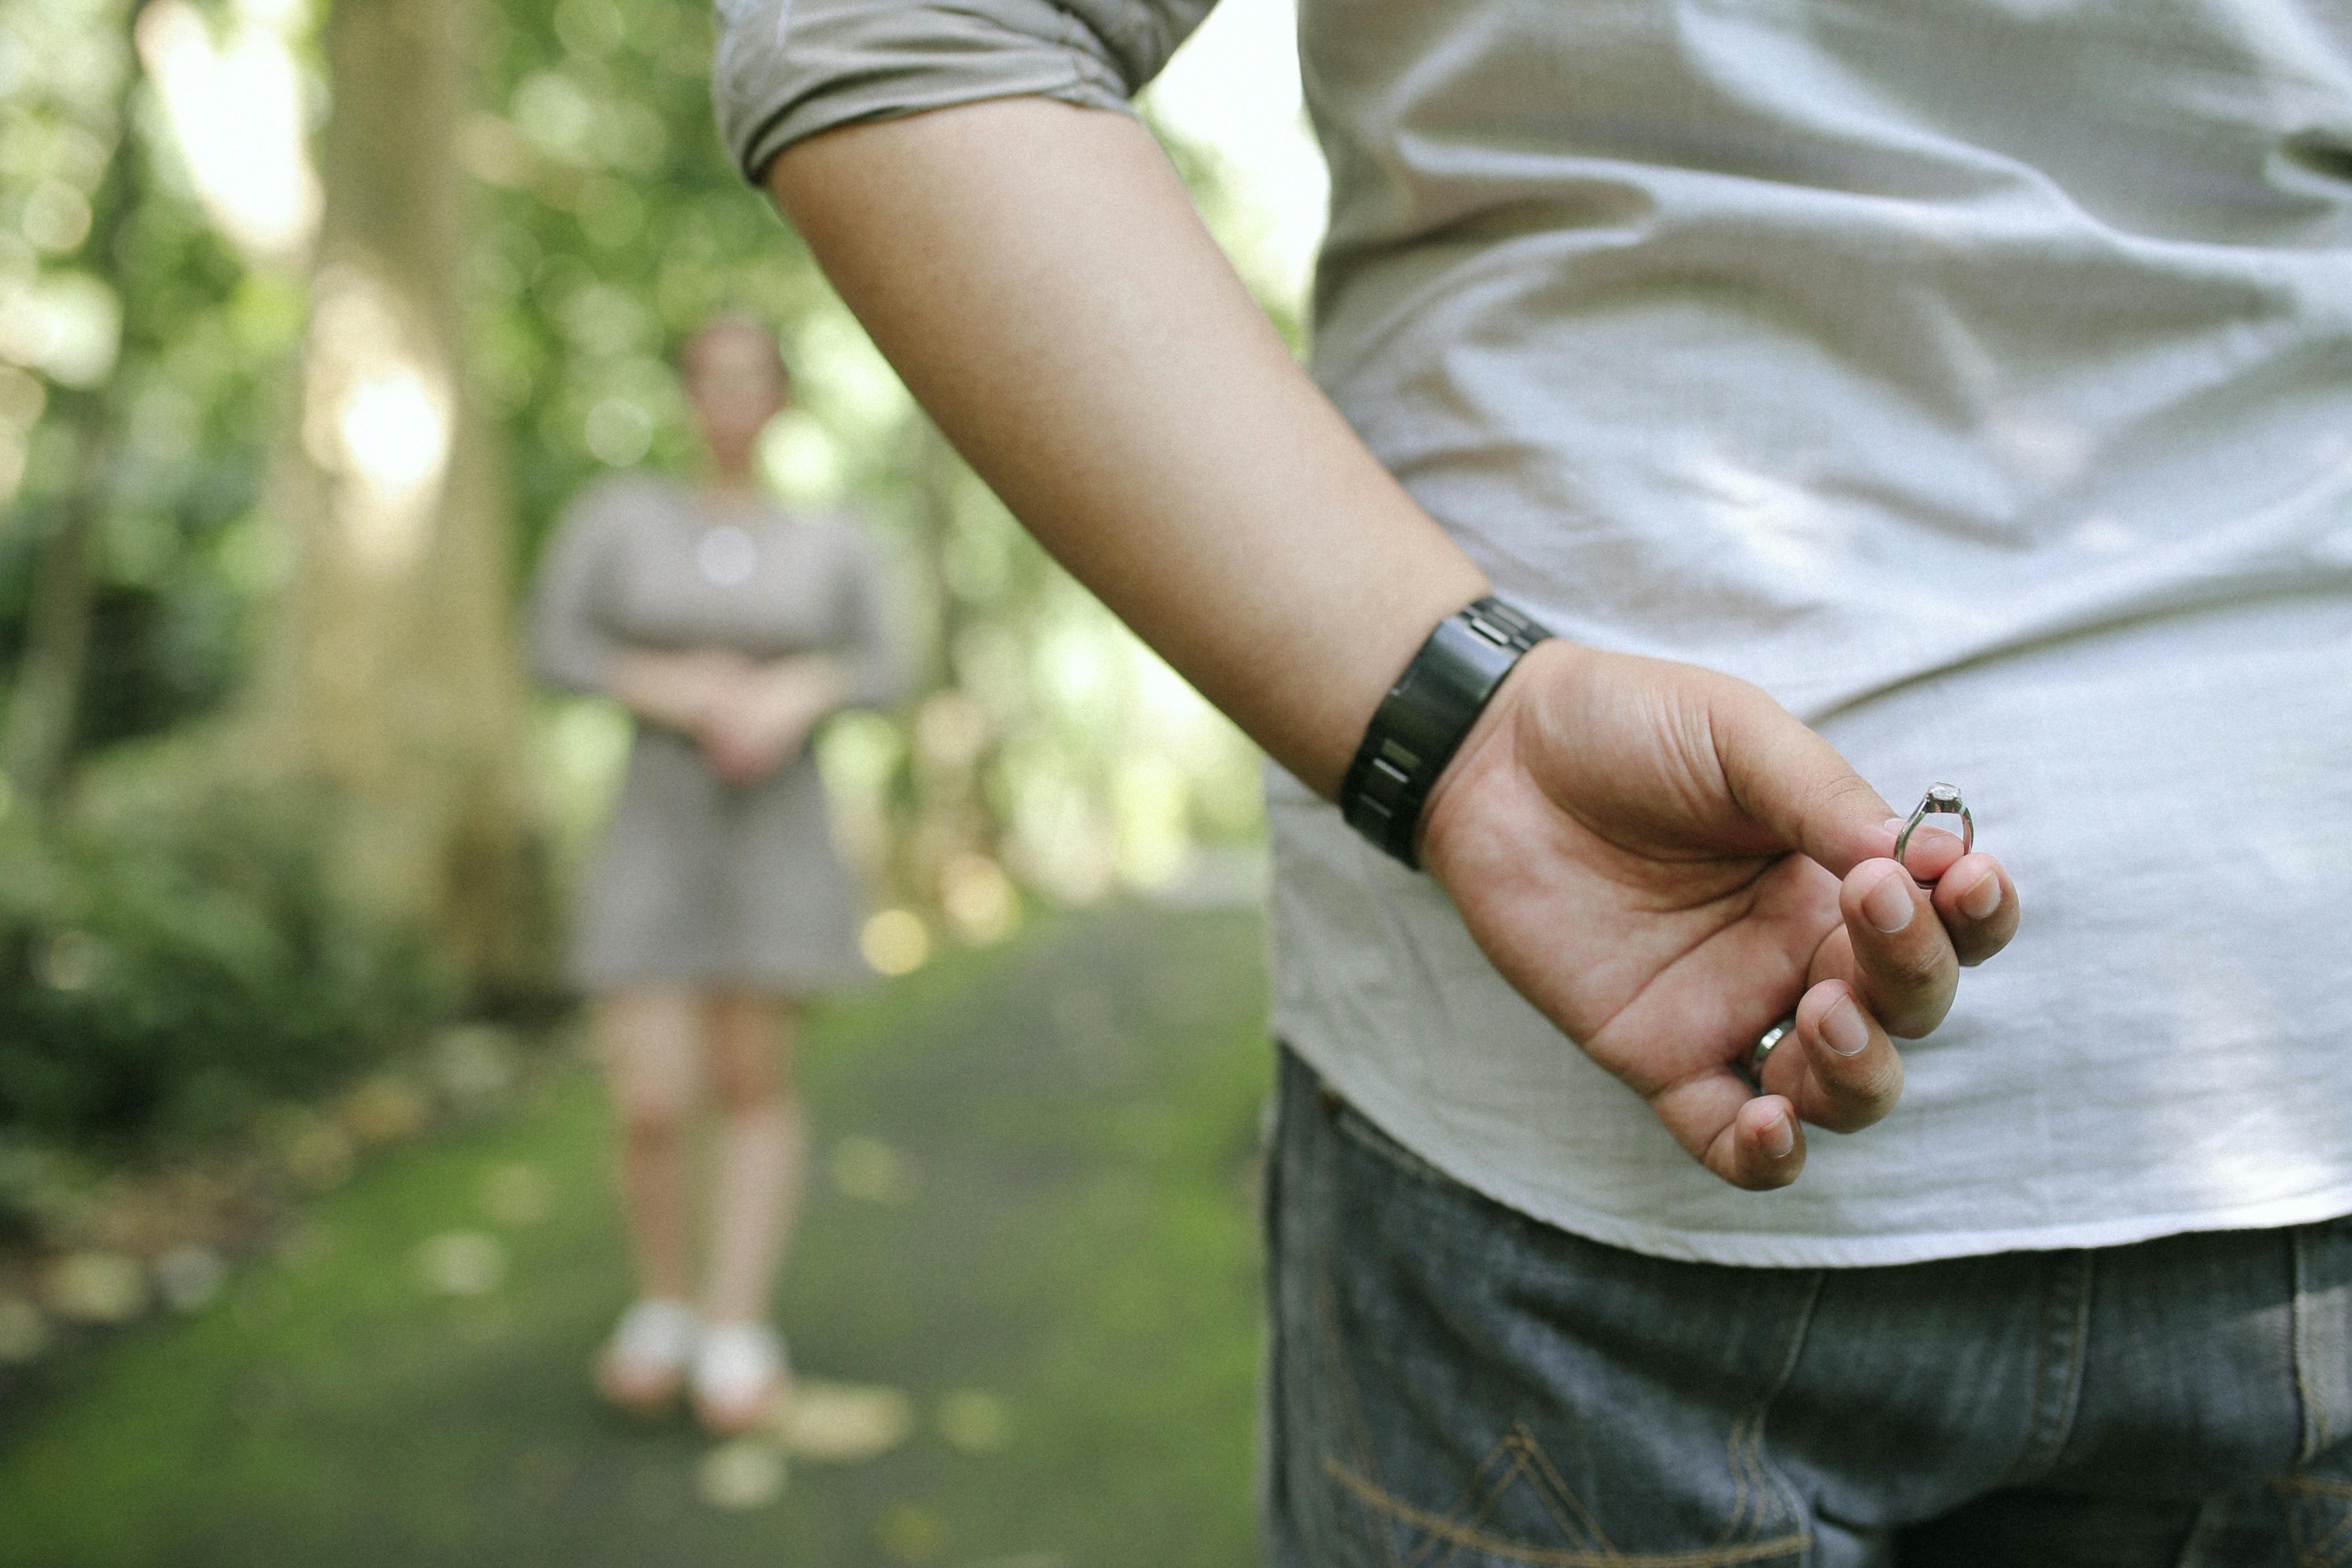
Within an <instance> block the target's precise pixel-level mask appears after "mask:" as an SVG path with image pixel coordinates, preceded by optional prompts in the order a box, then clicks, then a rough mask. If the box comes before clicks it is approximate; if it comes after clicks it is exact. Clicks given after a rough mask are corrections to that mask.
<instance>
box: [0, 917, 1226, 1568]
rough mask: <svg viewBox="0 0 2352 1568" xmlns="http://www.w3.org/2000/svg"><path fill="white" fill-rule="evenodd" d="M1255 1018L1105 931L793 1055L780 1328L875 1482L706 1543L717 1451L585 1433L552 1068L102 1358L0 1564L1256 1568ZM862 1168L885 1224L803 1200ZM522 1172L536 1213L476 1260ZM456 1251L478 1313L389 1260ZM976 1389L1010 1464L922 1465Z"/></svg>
mask: <svg viewBox="0 0 2352 1568" xmlns="http://www.w3.org/2000/svg"><path fill="white" fill-rule="evenodd" d="M1264 1008H1265V981H1264V976H1263V973H1262V968H1261V964H1260V960H1259V931H1258V927H1257V923H1256V921H1255V919H1254V918H1252V917H1248V916H1244V915H1240V914H1234V913H1230V912H1178V911H1171V910H1150V909H1141V908H1122V909H1119V910H1113V911H1111V912H1109V913H1107V914H1104V915H1100V916H1095V917H1088V918H1086V919H1083V920H1071V921H1062V922H1057V923H1055V924H1054V925H1052V926H1050V927H1049V928H1047V929H1046V930H1045V931H1042V932H1040V933H1038V934H1037V935H1035V936H1034V937H1032V938H1031V939H1029V940H1027V941H1025V942H1023V943H1021V944H1019V945H1018V946H1016V947H1014V948H1013V949H1011V950H1010V951H1007V952H997V953H990V954H967V955H959V956H958V957H956V958H954V959H952V960H950V962H947V963H941V964H938V965H935V966H934V967H933V968H932V969H930V970H927V971H925V972H924V973H921V974H919V975H918V976H916V977H915V978H913V979H912V980H909V981H907V982H903V983H900V984H898V985H896V986H894V987H891V988H890V989H889V990H887V991H886V992H883V993H880V994H876V995H873V996H870V997H866V998H861V999H857V1000H855V1001H851V1002H846V1003H842V1004H836V1005H834V1006H832V1007H830V1008H828V1009H827V1010H825V1011H824V1013H823V1014H822V1015H821V1016H819V1017H818V1018H816V1019H815V1020H814V1023H813V1026H812V1028H811V1030H810V1037H809V1038H808V1040H807V1041H806V1043H805V1046H804V1052H803V1064H804V1065H803V1076H804V1079H805V1081H806V1083H807V1085H808V1088H809V1092H810V1096H811V1100H812V1105H813V1108H814V1113H815V1116H816V1118H817V1121H818V1128H817V1147H818V1149H819V1151H820V1159H819V1161H818V1169H817V1172H816V1173H815V1175H816V1179H815V1180H814V1182H813V1184H812V1198H811V1202H810V1205H809V1209H808V1212H807V1215H806V1216H805V1219H804V1221H803V1230H802V1234H801V1240H800V1244H799V1246H798V1248H797V1250H796V1252H795V1255H794V1258H793V1264H792V1267H791V1269H790V1271H789V1274H788V1278H787V1279H786V1282H785V1286H784V1289H783V1292H782V1322H783V1324H784V1326H785V1329H786V1331H787V1332H788V1334H789V1335H790V1337H791V1339H792V1342H793V1358H794V1361H795V1363H796V1364H797V1366H798V1367H799V1368H800V1369H801V1371H802V1372H803V1373H804V1374H807V1375H811V1376H814V1377H818V1378H823V1379H829V1380H841V1381H847V1382H853V1383H863V1384H886V1385H889V1386H892V1387H896V1388H900V1389H903V1390H905V1391H906V1392H907V1393H908V1395H909V1396H910V1397H911V1398H912V1399H913V1400H914V1402H915V1405H916V1407H917V1408H918V1410H919V1412H920V1414H921V1416H922V1421H921V1425H920V1426H919V1429H918V1430H917V1432H916V1434H915V1435H914V1436H913V1437H912V1438H911V1439H910V1440H909V1441H908V1442H907V1443H906V1444H904V1445H903V1446H901V1447H898V1448H897V1449H895V1450H894V1451H892V1452H890V1453H888V1454H887V1455H885V1456H883V1457H882V1458H877V1459H874V1460H870V1461H868V1462H866V1463H863V1464H857V1465H841V1466H819V1465H815V1464H812V1463H806V1462H798V1463H795V1465H794V1467H793V1471H792V1476H791V1480H790V1484H789V1486H788V1487H787V1489H785V1491H784V1493H783V1495H782V1498H781V1499H780V1500H777V1501H776V1502H774V1503H772V1504H771V1505H768V1506H766V1507H764V1508H760V1509H755V1510H748V1511H726V1510H719V1509H715V1508H712V1507H710V1506H709V1505H708V1504H706V1503H705V1502H704V1501H702V1500H700V1498H699V1497H698V1494H697V1489H696V1484H695V1477H696V1471H697V1467H698V1464H699V1463H700V1462H701V1460H702V1459H703V1458H704V1457H705V1456H706V1454H707V1453H708V1452H709V1443H708V1441H707V1440H705V1439H702V1438H700V1437H699V1436H697V1435H696V1434H695V1433H694V1432H693V1431H692V1429H691V1428H689V1427H688V1426H684V1425H676V1426H663V1427H646V1426H637V1425H634V1424H631V1423H629V1422H626V1421H625V1420H623V1419H621V1418H619V1417H617V1416H614V1415H608V1414H607V1413H606V1412H604V1410H602V1409H601V1408H600V1407H599V1406H598V1405H596V1404H595V1402H594V1401H593V1398H592V1396H591V1394H590V1392H589V1389H588V1384H587V1369H588V1363H589V1360H590V1358H591V1356H592V1355H593V1352H594V1350H595V1348H596V1345H597V1343H598V1342H599V1340H600V1339H601V1337H602V1335H603V1334H604V1331H606V1329H607V1328H608V1327H609V1326H610V1323H611V1321H612V1319H613V1317H614V1314H615V1313H616V1312H617V1310H619V1308H620V1307H621V1305H622V1304H623V1302H624V1300H625V1296H626V1284H625V1268H624V1262H623V1256H622V1251H621V1247H620V1242H619V1239H618V1236H617V1232H616V1229H615V1226H614V1217H613V1215H612V1212H611V1206H612V1205H611V1203H610V1200H609V1195H608V1194H609V1152H608V1149H607V1140H606V1137H605V1131H604V1129H605V1117H606V1110H605V1105H604V1095H603V1090H602V1088H601V1086H600V1085H599V1084H598V1082H597V1081H596V1079H595V1077H594V1075H593V1073H592V1072H589V1071H588V1070H586V1069H585V1068H580V1069H576V1070H565V1071H562V1072H560V1073H558V1074H555V1075H553V1076H552V1077H551V1079H549V1080H548V1081H547V1082H546V1083H544V1084H543V1086H542V1087H541V1089H540V1090H539V1092H538V1095H537V1098H536V1099H535V1100H534V1101H533V1103H531V1104H530V1106H529V1107H528V1108H526V1109H525V1110H521V1111H520V1112H519V1113H517V1114H515V1115H513V1116H511V1117H509V1118H508V1119H506V1120H504V1121H500V1122H499V1123H497V1124H495V1125H491V1126H488V1127H482V1128H478V1129H474V1130H471V1131H465V1132H461V1133H456V1134H452V1135H449V1136H447V1137H445V1138H442V1139H439V1140H436V1141H433V1142H426V1143H423V1144H418V1145H414V1146H411V1147H408V1148H405V1149H403V1150H400V1151H398V1152H394V1153H392V1154H389V1155H387V1156H384V1157H383V1158H381V1159H380V1160H378V1161H376V1162H374V1163H371V1164H370V1165H369V1166H368V1167H366V1168H365V1169H364V1170H363V1171H362V1173H361V1174H360V1176H359V1177H358V1178H357V1179H356V1180H355V1181H353V1182H352V1184H350V1185H349V1186H347V1187H345V1188H344V1189H343V1190H341V1192H338V1193H336V1194H333V1195H332V1196H331V1197H330V1198H328V1199H325V1200H323V1201H321V1202H320V1204H319V1205H317V1208H316V1210H315V1213H314V1214H312V1215H310V1216H309V1217H308V1219H307V1220H306V1222H305V1224H304V1226H302V1227H301V1228H300V1229H299V1231H298V1232H297V1233H296V1236H295V1237H294V1239H293V1241H292V1242H291V1243H290V1244H289V1246H288V1247H284V1248H282V1249H280V1251H279V1252H278V1254H277V1255H274V1256H273V1257H271V1258H267V1259H257V1260H255V1261H253V1262H250V1263H248V1264H247V1265H246V1266H244V1267H243V1268H241V1269H240V1270H239V1271H238V1273H237V1274H236V1277H235V1279H233V1280H232V1282H231V1283H230V1285H229V1287H228V1288H227V1289H226V1290H225V1291H224V1292H223V1294H222V1295H221V1297H220V1298H219V1299H218V1300H215V1302H214V1303H213V1304H212V1305H211V1306H209V1307H208V1308H207V1309H206V1310H205V1311H204V1312H202V1313H201V1314H199V1315H197V1316H195V1317H194V1318H192V1319H189V1320H185V1321H174V1322H169V1323H159V1324H156V1325H154V1326H152V1327H150V1328H148V1329H145V1330H142V1331H139V1332H136V1333H133V1334H130V1335H127V1336H125V1337H124V1338H123V1339H122V1340H121V1341H120V1342H116V1343H115V1344H113V1345H111V1346H110V1347H108V1348H107V1349H105V1350H104V1351H103V1352H99V1353H97V1354H96V1355H95V1356H94V1357H93V1358H92V1361H91V1363H90V1364H89V1365H87V1366H85V1367H83V1368H81V1369H79V1372H78V1373H77V1375H76V1378H75V1380H74V1385H73V1387H72V1389H71V1390H70V1392H68V1394H65V1395H63V1396H61V1397H59V1398H58V1399H57V1400H55V1401H53V1402H52V1403H51V1404H50V1405H48V1406H47V1408H45V1409H44V1410H42V1411H41V1412H39V1413H38V1414H37V1415H36V1416H35V1417H33V1418H32V1419H31V1420H30V1421H29V1422H28V1423H26V1424H23V1425H21V1426H16V1427H15V1428H14V1433H15V1435H14V1436H12V1438H11V1439H10V1441H9V1442H8V1445H7V1447H5V1450H0V1563H6V1564H17V1563H23V1564H40V1565H42V1568H80V1565H84V1564H88V1565H90V1568H100V1565H109V1564H125V1565H129V1564H137V1565H140V1568H147V1565H150V1564H171V1565H189V1568H195V1565H205V1564H221V1565H224V1568H226V1565H230V1564H234V1565H236V1568H270V1565H274V1564H279V1563H287V1564H292V1563H301V1564H305V1565H309V1564H316V1563H335V1564H338V1565H352V1564H372V1563H386V1564H391V1563H400V1564H417V1563H433V1564H468V1563H484V1564H488V1563H497V1564H500V1565H501V1568H504V1565H521V1564H534V1563H550V1564H554V1563H562V1564H567V1565H569V1564H582V1565H586V1564H600V1563H614V1564H621V1563H627V1564H633V1565H634V1564H642V1563H677V1564H704V1563H762V1564H767V1563H774V1564H835V1563H840V1564H862V1563H877V1564H887V1563H893V1562H900V1561H904V1562H910V1563H931V1562H936V1563H942V1564H958V1563H983V1562H988V1561H991V1560H1014V1559H1017V1560H1020V1561H1021V1562H1022V1563H1024V1568H1026V1565H1028V1564H1031V1563H1034V1568H1046V1564H1048V1563H1056V1564H1062V1565H1066V1568H1081V1565H1084V1568H1096V1565H1101V1568H1112V1565H1115V1564H1125V1563H1135V1564H1145V1563H1150V1564H1153V1565H1155V1568H1174V1565H1180V1564H1187V1563H1202V1564H1209V1563H1215V1564H1220V1565H1223V1564H1230V1563H1241V1562H1245V1561H1247V1560H1249V1558H1250V1557H1251V1555H1252V1550H1253V1549H1252V1525H1251V1521H1250V1517H1249V1500H1248V1488H1249V1467H1250V1454H1249V1441H1250V1429H1251V1401H1252V1398H1253V1384H1254V1379H1255V1367H1256V1353H1257V1348H1256V1347H1257V1283H1256V1280H1257V1255H1256V1241H1255V1224H1254V1220H1253V1216H1252V1215H1250V1213H1249V1212H1248V1210H1249V1197H1248V1188H1249V1185H1250V1174H1249V1173H1250V1166H1251V1159H1252V1155H1253V1153H1254V1150H1255V1126H1256V1118H1257V1114H1258V1106H1259V1102H1260V1100H1262V1098H1263V1095H1264V1091H1265V1083H1266V1080H1267V1077H1268V1072H1269V1058H1268V1054H1267V1050H1266V1047H1265V1043H1264V1034H1263V1027H1264ZM851 1135H857V1136H863V1137H866V1138H872V1139H877V1140H879V1141H880V1142H883V1143H885V1144H887V1145H888V1146H889V1147H890V1148H891V1149H893V1150H895V1151H897V1152H899V1153H900V1154H901V1155H903V1156H904V1159H905V1162H906V1168H907V1169H908V1170H909V1171H911V1173H912V1175H913V1178H914V1179H913V1180H912V1181H911V1182H910V1183H902V1184H901V1185H902V1187H903V1188H904V1190H903V1191H902V1192H901V1193H900V1194H898V1195H897V1196H896V1197H895V1198H894V1199H891V1200H889V1201H875V1200H870V1199H858V1198H853V1197H850V1196H847V1195H845V1194H842V1193H840V1192H839V1191H837V1190H835V1185H834V1184H832V1183H829V1182H828V1181H827V1180H825V1178H824V1158H823V1153H824V1151H826V1150H829V1149H832V1148H834V1147H835V1145H836V1144H837V1142H838V1141H839V1140H840V1139H842V1138H844V1137H846V1136H851ZM518 1169H521V1170H526V1171H528V1172H530V1173H535V1176H536V1177H537V1178H538V1184H539V1186H540V1187H541V1190H543V1191H544V1192H545V1193H546V1194H549V1201H548V1202H547V1204H546V1205H545V1212H544V1213H543V1214H541V1215H540V1216H539V1217H537V1218H535V1219H530V1220H527V1221H525V1220H520V1219H518V1218H517V1216H516V1215H515V1214H514V1213H513V1212H512V1210H513V1205H512V1204H511V1203H509V1205H506V1209H507V1217H506V1219H505V1221H504V1222H503V1223H502V1222H501V1221H500V1220H499V1219H498V1218H497V1217H495V1215H494V1213H493V1211H494V1210H496V1209H498V1208H499V1205H497V1204H495V1203H492V1202H490V1201H489V1200H488V1197H487V1195H486V1194H488V1193H489V1191H490V1190H491V1189H492V1187H493V1186H494V1184H497V1183H498V1182H499V1181H501V1180H503V1181H504V1182H505V1183H506V1184H508V1190H509V1192H511V1191H512V1190H513V1188H514V1185H515V1184H516V1183H517V1181H518V1178H517V1177H516V1176H515V1175H514V1174H513V1173H514V1172H515V1171H516V1170H518ZM500 1173H505V1174H504V1175H503V1176H501V1174H500ZM851 1185H853V1186H855V1185H856V1183H854V1182H853V1183H851ZM453 1230H462V1231H478V1232H485V1233H488V1234H490V1235H493V1236H495V1237H497V1238H498V1239H499V1242H500V1243H501V1244H502V1245H503V1247H504V1249H505V1256H506V1260H507V1269H506V1274H505V1279H504V1283H503V1284H502V1285H501V1286H500V1287H499V1289H496V1290H495V1291H492V1292H491V1293H489V1294H487V1295H482V1296H476V1297H460V1298H451V1297H446V1296H441V1295H436V1294H435V1293H434V1292H433V1291H432V1290H431V1289H428V1287H427V1286H426V1284H425V1281H424V1279H423V1276H422V1273H421V1271H420V1269H419V1268H418V1265H417V1249H418V1247H419V1246H420V1244H422V1243H423V1242H424V1241H425V1240H426V1239H427V1238H428V1237H434V1236H436V1235H438V1234H443V1233H446V1232H449V1231H453ZM968 1389H977V1390H982V1391H985V1392H986V1393H988V1394H992V1395H993V1396H995V1398H997V1399H998V1400H999V1401H1001V1402H1002V1405H1003V1408H1004V1409H1005V1411H1006V1412H1007V1413H1008V1414H1009V1416H1010V1423H1009V1426H1008V1429H1007V1430H1008V1433H1009V1436H1008V1438H1007V1440H1006V1441H1005V1443H1004V1444H1003V1447H1001V1448H998V1449H996V1450H994V1451H992V1452H988V1453H985V1454H981V1455H974V1454H971V1453H967V1452H964V1451H961V1450H959V1449H958V1448H956V1447H952V1446H951V1445H950V1444H949V1443H948V1442H946V1441H944V1440H943V1439H942V1437H941V1436H940V1430H939V1427H938V1426H937V1424H936V1420H935V1414H936V1412H937V1410H938V1409H939V1407H940V1398H941V1396H942V1395H943V1394H948V1393H950V1391H954V1390H968ZM1007 1568H1010V1563H1007Z"/></svg>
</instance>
